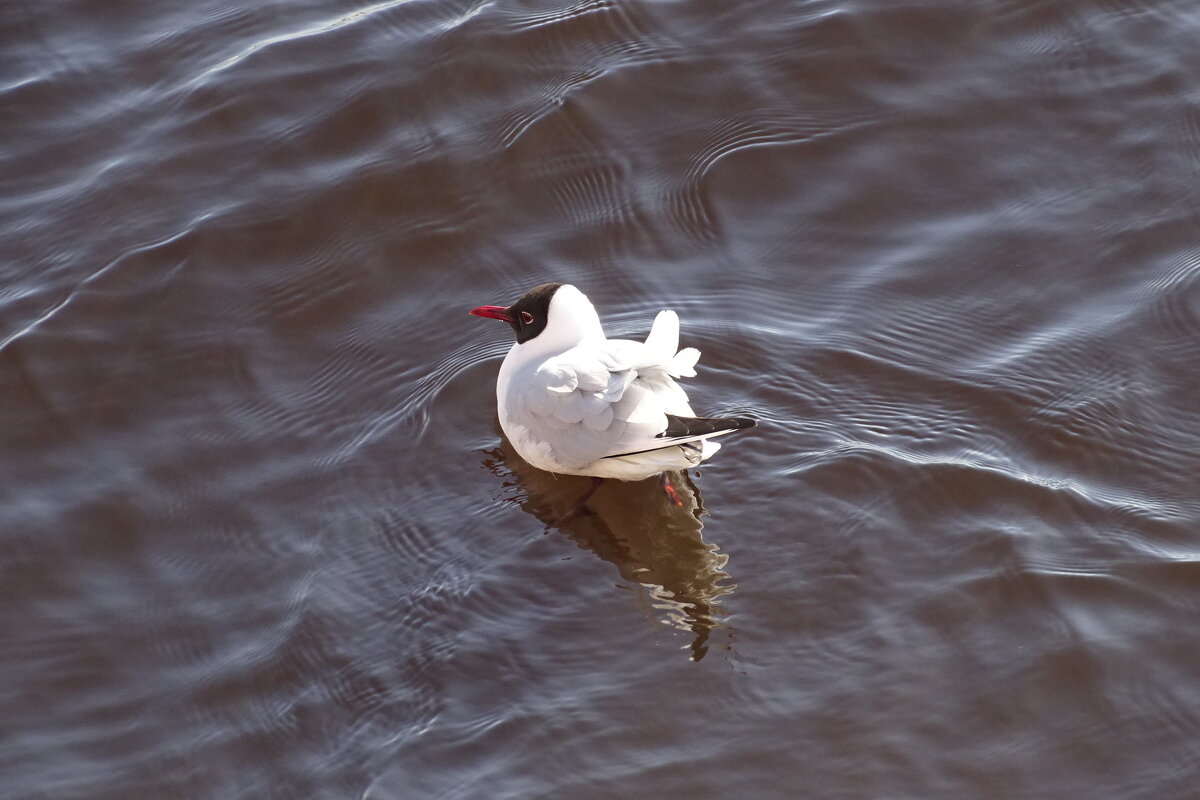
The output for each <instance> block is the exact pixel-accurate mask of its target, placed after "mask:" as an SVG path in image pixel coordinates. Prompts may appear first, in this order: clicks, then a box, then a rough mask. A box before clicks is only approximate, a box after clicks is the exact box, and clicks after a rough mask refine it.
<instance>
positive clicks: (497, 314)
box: [467, 306, 512, 323]
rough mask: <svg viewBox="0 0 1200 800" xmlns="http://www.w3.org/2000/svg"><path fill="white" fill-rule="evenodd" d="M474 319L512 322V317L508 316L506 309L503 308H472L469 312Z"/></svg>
mask: <svg viewBox="0 0 1200 800" xmlns="http://www.w3.org/2000/svg"><path fill="white" fill-rule="evenodd" d="M467 313H469V314H470V315H471V316H474V317H487V318H488V319H502V320H504V321H505V322H509V323H511V322H512V317H510V316H509V315H508V309H507V308H505V307H504V306H480V307H479V308H472V309H471V310H470V311H469V312H467Z"/></svg>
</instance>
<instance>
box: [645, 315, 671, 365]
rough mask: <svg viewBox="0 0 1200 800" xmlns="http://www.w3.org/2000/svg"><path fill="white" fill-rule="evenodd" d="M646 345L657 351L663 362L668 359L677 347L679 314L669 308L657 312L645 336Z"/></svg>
mask: <svg viewBox="0 0 1200 800" xmlns="http://www.w3.org/2000/svg"><path fill="white" fill-rule="evenodd" d="M646 347H648V348H650V349H651V350H652V351H654V352H655V353H658V354H659V356H660V357H661V358H662V360H663V362H664V363H665V362H667V361H669V360H670V359H671V356H673V355H675V351H676V350H678V349H679V315H678V314H676V313H675V312H674V311H670V310H665V311H660V312H658V316H657V317H655V318H654V324H653V325H651V326H650V335H649V336H647V337H646Z"/></svg>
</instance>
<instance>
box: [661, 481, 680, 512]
mask: <svg viewBox="0 0 1200 800" xmlns="http://www.w3.org/2000/svg"><path fill="white" fill-rule="evenodd" d="M662 485H663V491H664V492H666V493H667V497H669V498H671V502H672V503H674V504H675V505H676V506H677V507H679V508H683V501H682V500H680V499H679V493H678V492H676V491H675V487H674V486H673V485H671V478H670V477H669V476H668V475H667V473H665V472H664V473H663V476H662Z"/></svg>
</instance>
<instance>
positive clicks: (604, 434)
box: [509, 311, 702, 468]
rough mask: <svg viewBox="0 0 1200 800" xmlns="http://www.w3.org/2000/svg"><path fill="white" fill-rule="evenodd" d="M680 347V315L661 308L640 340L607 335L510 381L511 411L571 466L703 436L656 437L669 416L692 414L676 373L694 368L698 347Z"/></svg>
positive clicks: (688, 373) (688, 372)
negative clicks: (519, 379) (525, 377)
mask: <svg viewBox="0 0 1200 800" xmlns="http://www.w3.org/2000/svg"><path fill="white" fill-rule="evenodd" d="M678 346H679V317H678V316H676V314H675V312H674V311H662V312H659V314H658V316H657V317H656V318H655V320H654V325H653V326H652V327H651V329H650V335H649V336H647V337H646V341H645V342H644V343H643V342H634V341H629V340H627V339H606V340H603V341H600V342H593V343H588V344H581V345H578V346H576V347H573V348H571V349H570V350H568V351H566V352H565V353H562V354H560V355H557V356H554V357H552V358H550V359H548V360H546V361H545V362H543V363H542V364H541V365H540V366H539V367H538V368H537V370H536V371H535V372H534V373H533V375H532V377H531V378H530V379H529V380H526V381H522V382H521V383H520V385H519V386H514V389H513V391H514V396H513V397H512V402H511V403H510V406H509V407H510V412H511V414H512V416H513V417H514V421H516V422H518V423H519V424H521V425H524V426H525V427H526V429H528V430H529V431H530V432H531V433H533V434H534V435H535V436H536V437H538V438H540V439H542V440H543V441H545V442H546V443H547V444H548V445H549V446H550V448H551V449H552V450H553V452H554V456H555V459H556V460H557V461H559V462H561V463H562V464H563V466H564V467H570V468H576V467H582V466H584V465H586V464H590V463H591V462H593V461H596V460H598V459H601V458H606V457H608V456H616V455H624V454H628V453H639V452H644V451H647V450H654V449H657V448H662V447H667V446H671V445H674V444H681V443H683V442H687V441H692V440H694V439H697V438H702V437H680V438H675V439H663V438H656V437H658V435H659V434H661V433H663V432H664V431H665V430H666V429H667V417H666V415H667V414H675V415H679V416H691V415H692V410H691V407H690V406H689V405H688V401H687V395H686V394H685V393H684V391H683V389H681V388H680V387H679V384H677V383H676V382H675V379H676V378H680V377H691V376H694V375H695V374H696V370H695V366H696V361H697V359H699V358H700V351H699V350H696V349H695V348H693V347H688V348H685V349H683V350H680V351H679V352H676V348H677V347H678Z"/></svg>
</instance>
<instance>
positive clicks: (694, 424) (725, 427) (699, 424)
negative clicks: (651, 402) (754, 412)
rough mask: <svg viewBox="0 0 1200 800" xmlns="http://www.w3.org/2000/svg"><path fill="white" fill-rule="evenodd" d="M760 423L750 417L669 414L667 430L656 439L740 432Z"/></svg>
mask: <svg viewBox="0 0 1200 800" xmlns="http://www.w3.org/2000/svg"><path fill="white" fill-rule="evenodd" d="M756 425H758V421H757V420H754V419H751V418H750V417H677V416H675V415H674V414H667V429H666V430H665V431H663V432H662V433H660V434H658V436H657V437H656V438H660V439H675V438H678V437H681V436H703V435H705V434H711V433H724V432H726V431H740V430H743V429H745V428H753V427H755V426H756Z"/></svg>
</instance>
